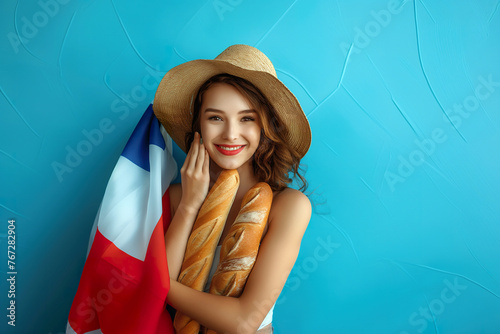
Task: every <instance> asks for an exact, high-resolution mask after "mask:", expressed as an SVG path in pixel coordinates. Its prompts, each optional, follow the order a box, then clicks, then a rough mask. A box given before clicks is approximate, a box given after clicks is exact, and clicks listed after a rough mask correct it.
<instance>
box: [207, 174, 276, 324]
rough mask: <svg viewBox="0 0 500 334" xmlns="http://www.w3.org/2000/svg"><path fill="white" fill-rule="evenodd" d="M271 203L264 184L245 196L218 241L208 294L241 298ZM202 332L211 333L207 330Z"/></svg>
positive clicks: (268, 192) (269, 188)
mask: <svg viewBox="0 0 500 334" xmlns="http://www.w3.org/2000/svg"><path fill="white" fill-rule="evenodd" d="M272 200H273V192H272V190H271V187H269V185H268V184H267V183H265V182H259V183H257V184H256V185H255V186H253V187H252V188H251V189H250V190H249V191H248V192H247V193H246V194H245V197H243V200H242V203H241V209H240V212H239V213H238V216H237V217H236V219H235V221H234V223H233V225H232V226H231V229H230V230H229V233H228V235H227V236H226V237H225V238H224V240H223V242H222V247H221V252H220V261H219V265H218V267H217V271H216V272H215V274H214V276H213V278H212V281H211V282H210V293H212V294H216V295H222V296H229V297H239V296H240V295H241V293H242V292H243V288H244V287H245V284H246V281H247V278H248V275H249V274H250V271H251V270H252V268H253V265H254V263H255V260H256V258H257V253H258V251H259V245H260V240H261V239H262V234H263V232H264V228H265V227H266V224H267V219H268V217H269V210H270V208H271V204H272ZM204 333H208V334H215V332H214V331H213V330H209V329H207V328H205V329H204Z"/></svg>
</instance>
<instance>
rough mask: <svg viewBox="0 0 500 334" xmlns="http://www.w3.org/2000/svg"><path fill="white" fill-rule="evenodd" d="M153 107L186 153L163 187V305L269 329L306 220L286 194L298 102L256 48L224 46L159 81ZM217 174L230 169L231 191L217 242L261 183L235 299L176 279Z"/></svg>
mask: <svg viewBox="0 0 500 334" xmlns="http://www.w3.org/2000/svg"><path fill="white" fill-rule="evenodd" d="M154 110H155V113H156V115H157V117H158V118H159V119H160V121H161V122H162V123H163V125H164V126H165V128H166V129H167V131H168V132H169V134H170V136H171V137H172V138H173V139H174V141H176V143H177V144H178V145H179V146H180V147H181V148H182V149H183V150H184V151H186V150H187V148H189V151H188V153H187V156H186V160H185V162H184V165H183V166H182V168H181V178H182V183H181V184H173V185H171V186H170V196H171V214H172V221H171V223H170V226H169V229H168V230H167V233H166V235H165V242H166V252H167V260H168V267H169V274H170V278H171V282H170V284H171V285H170V291H169V294H168V302H169V303H170V304H171V305H172V306H174V307H175V308H176V309H177V310H178V311H180V312H182V313H184V314H185V315H187V316H189V317H191V318H192V319H194V320H196V321H198V322H199V323H200V324H202V325H203V326H205V327H208V328H210V329H213V330H215V331H217V332H221V333H237V332H238V333H247V332H248V333H255V332H258V333H272V324H271V320H272V310H273V308H274V304H275V302H276V299H277V298H278V296H279V294H280V292H281V290H282V288H283V286H284V284H285V281H286V279H287V277H288V275H289V273H290V271H291V270H292V267H293V265H294V263H295V260H296V258H297V255H298V253H299V249H300V243H301V240H302V237H303V234H304V232H305V230H306V228H307V225H308V223H309V219H310V216H311V204H310V201H309V199H308V198H307V197H306V196H305V195H304V194H303V193H302V192H300V191H298V190H295V189H292V188H289V187H288V184H290V183H291V182H292V179H290V178H289V176H288V173H289V172H293V173H294V176H298V177H299V179H300V181H301V182H302V184H303V186H302V188H301V189H302V190H303V189H305V188H306V182H305V179H304V178H303V177H302V176H301V175H300V173H299V171H298V167H299V163H300V159H301V158H302V157H303V156H304V155H305V153H306V152H307V150H308V148H309V145H310V140H311V137H310V136H311V135H310V128H309V124H308V122H307V119H306V117H305V115H304V113H303V111H302V109H301V108H300V105H299V103H298V102H297V99H296V98H295V96H293V94H292V93H291V92H290V91H289V90H288V89H287V88H286V87H285V86H284V85H283V84H282V83H281V82H280V81H279V80H278V79H277V77H276V73H275V71H274V68H273V65H272V63H271V62H270V61H269V59H268V58H267V57H266V56H265V55H264V54H263V53H262V52H260V51H259V50H257V49H255V48H253V47H250V46H246V45H233V46H231V47H229V48H228V49H226V50H225V51H224V52H223V53H221V54H220V55H219V56H218V57H217V58H216V59H215V60H194V61H191V62H188V63H185V64H182V65H179V66H177V67H175V68H174V69H172V70H170V71H169V72H168V73H167V74H166V75H165V77H164V78H163V80H162V82H161V83H160V86H159V88H158V91H157V94H156V96H155V101H154ZM222 169H237V170H238V172H239V175H240V185H239V188H238V191H237V194H236V197H235V200H234V202H233V205H232V207H231V210H230V212H229V215H228V218H227V221H226V225H225V227H224V230H223V233H222V236H221V239H220V240H221V241H220V242H222V240H223V239H224V237H225V236H226V234H227V233H228V231H229V228H230V227H231V224H232V223H233V221H234V220H235V218H236V216H237V214H238V212H239V209H240V206H241V201H242V198H243V196H244V195H245V193H246V192H247V191H248V190H249V189H250V188H251V187H252V186H254V185H255V184H256V183H257V182H260V181H264V182H267V183H268V184H269V185H270V186H271V189H272V190H273V195H274V197H273V202H272V207H271V210H270V213H269V219H268V224H267V227H266V229H265V231H264V235H263V238H262V240H261V245H260V248H259V253H258V257H257V260H256V262H255V265H254V267H253V269H252V271H251V273H250V276H249V277H248V280H247V283H246V285H245V289H244V291H243V293H242V295H241V296H240V297H239V298H233V297H223V296H216V295H211V294H209V293H205V292H200V291H196V290H194V289H191V288H189V287H186V286H184V285H182V284H180V283H178V282H177V281H176V278H177V277H178V275H179V271H180V268H181V265H182V260H183V256H184V251H185V249H186V243H187V239H188V237H189V234H190V232H191V228H192V225H193V223H194V221H195V219H196V215H197V212H198V210H199V209H200V207H201V205H202V203H203V201H204V199H205V197H206V196H207V194H208V191H209V189H210V188H211V186H212V185H213V184H214V183H215V181H216V179H217V177H218V175H219V174H220V172H221V170H222Z"/></svg>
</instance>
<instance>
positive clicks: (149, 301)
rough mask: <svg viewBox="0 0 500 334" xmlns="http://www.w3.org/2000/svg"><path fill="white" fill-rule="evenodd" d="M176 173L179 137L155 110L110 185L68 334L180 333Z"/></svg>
mask: <svg viewBox="0 0 500 334" xmlns="http://www.w3.org/2000/svg"><path fill="white" fill-rule="evenodd" d="M176 175H177V164H176V162H175V160H174V158H173V156H172V139H171V138H170V137H169V135H168V134H167V132H166V131H165V129H164V128H163V126H162V125H161V124H160V123H159V121H158V119H157V118H156V116H155V115H154V113H153V108H152V105H150V106H149V107H148V109H147V110H146V112H145V113H144V115H143V116H142V118H141V120H140V121H139V124H138V125H137V127H136V128H135V130H134V132H133V133H132V135H131V137H130V139H129V141H128V143H127V145H126V146H125V149H124V150H123V153H122V154H121V156H120V158H119V159H118V162H117V164H116V166H115V169H114V170H113V173H112V174H111V177H110V179H109V182H108V185H107V187H106V191H105V194H104V198H103V200H102V203H101V206H100V207H99V211H98V212H97V216H96V219H95V222H94V227H93V229H92V233H91V237H90V242H89V251H88V254H87V260H86V262H85V266H84V268H83V272H82V276H81V278H80V283H79V286H78V290H77V292H76V295H75V298H74V300H73V304H72V305H71V309H70V312H69V317H68V325H67V328H66V333H67V334H75V333H78V334H81V333H92V334H94V333H104V334H114V333H120V334H124V333H146V334H149V333H162V334H165V333H172V334H173V333H174V329H173V327H172V321H171V317H170V315H169V313H168V311H167V309H166V300H167V293H168V290H169V287H170V279H169V276H168V267H167V258H166V253H165V237H164V235H165V233H164V231H165V230H166V229H167V227H168V224H169V223H170V219H171V217H170V198H169V191H168V187H169V185H170V183H171V182H172V180H173V179H174V178H175V177H176Z"/></svg>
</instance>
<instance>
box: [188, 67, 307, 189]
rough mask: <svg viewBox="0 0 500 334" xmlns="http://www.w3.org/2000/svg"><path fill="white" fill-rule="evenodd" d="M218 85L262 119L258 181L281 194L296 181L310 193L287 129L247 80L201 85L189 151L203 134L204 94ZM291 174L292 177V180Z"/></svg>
mask: <svg viewBox="0 0 500 334" xmlns="http://www.w3.org/2000/svg"><path fill="white" fill-rule="evenodd" d="M216 83H225V84H228V85H231V86H233V87H234V88H236V89H237V90H238V91H239V92H240V93H241V94H242V95H243V96H244V97H245V98H247V100H248V101H249V102H250V104H251V105H252V107H253V108H254V109H255V111H256V112H257V114H258V115H259V118H260V122H261V125H262V129H261V134H260V143H259V147H258V148H257V150H256V151H255V153H254V155H253V160H252V166H253V171H254V173H255V175H256V176H257V178H258V179H259V180H260V181H263V182H267V183H268V184H269V186H270V187H271V189H272V190H273V191H282V190H283V189H285V188H287V186H288V185H289V184H290V183H291V182H292V181H293V178H296V177H297V178H298V181H299V186H300V188H299V190H300V191H302V192H304V191H305V190H306V189H307V180H306V179H305V178H304V177H303V176H302V175H301V174H300V170H302V167H301V164H300V159H301V157H300V155H299V153H298V152H297V151H296V150H295V149H293V147H291V146H290V145H289V144H288V143H287V142H286V140H285V138H286V137H285V134H286V132H287V128H286V126H285V124H284V123H283V122H282V120H281V119H280V117H279V115H278V113H277V112H276V111H275V109H274V107H273V106H272V105H271V104H270V103H269V101H268V100H267V98H266V97H265V95H264V94H262V92H261V91H260V90H259V89H258V88H257V87H255V86H254V85H253V84H252V83H251V82H249V81H248V80H245V79H242V78H240V77H237V76H233V75H230V74H226V73H223V74H218V75H215V76H213V77H211V78H210V79H208V80H207V81H205V83H204V84H203V85H201V87H200V88H199V90H198V93H197V94H196V97H195V99H194V101H193V119H192V123H191V132H188V133H186V137H185V143H186V147H188V148H189V147H191V143H192V142H193V140H194V133H195V132H199V133H201V129H200V109H201V104H202V101H203V94H204V93H205V92H206V91H207V90H208V89H209V88H210V87H211V86H212V85H214V84H216ZM290 172H292V173H293V177H290Z"/></svg>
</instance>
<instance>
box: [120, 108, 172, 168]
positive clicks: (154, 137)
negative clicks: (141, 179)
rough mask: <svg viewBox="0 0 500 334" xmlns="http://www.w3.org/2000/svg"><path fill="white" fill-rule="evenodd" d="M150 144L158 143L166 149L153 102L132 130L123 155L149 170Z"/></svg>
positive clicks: (157, 144)
mask: <svg viewBox="0 0 500 334" xmlns="http://www.w3.org/2000/svg"><path fill="white" fill-rule="evenodd" d="M149 145H156V146H158V147H160V148H161V149H162V150H165V141H164V139H163V136H162V135H161V131H160V122H158V119H157V118H156V116H155V114H154V113H153V105H152V104H150V105H149V107H148V108H147V109H146V111H145V112H144V115H142V117H141V119H140V120H139V123H138V124H137V126H136V127H135V129H134V132H132V135H131V136H130V138H129V140H128V142H127V145H125V148H124V149H123V152H122V156H124V157H125V158H127V159H128V160H130V161H132V162H133V163H134V164H136V165H137V166H139V167H141V168H143V169H145V170H147V171H148V172H149Z"/></svg>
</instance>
